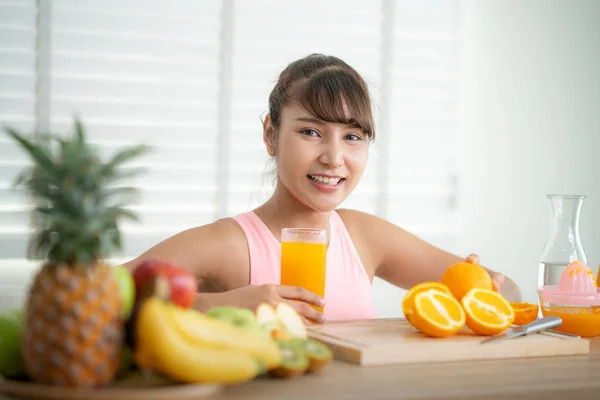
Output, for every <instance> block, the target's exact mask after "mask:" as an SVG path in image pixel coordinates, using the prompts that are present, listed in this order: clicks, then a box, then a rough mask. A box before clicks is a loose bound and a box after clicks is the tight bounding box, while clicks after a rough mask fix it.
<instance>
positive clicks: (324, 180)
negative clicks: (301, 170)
mask: <svg viewBox="0 0 600 400" xmlns="http://www.w3.org/2000/svg"><path fill="white" fill-rule="evenodd" d="M306 176H307V177H308V178H309V179H310V180H312V181H314V182H317V183H320V184H321V185H328V186H337V185H339V184H340V183H342V182H344V181H345V180H346V178H328V177H326V176H320V175H306Z"/></svg>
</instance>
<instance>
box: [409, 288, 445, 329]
mask: <svg viewBox="0 0 600 400" xmlns="http://www.w3.org/2000/svg"><path fill="white" fill-rule="evenodd" d="M428 289H436V290H439V291H440V292H444V293H448V294H452V293H451V292H450V288H448V286H446V285H444V284H443V283H440V282H422V283H418V284H416V285H415V286H413V287H411V288H410V289H409V291H408V292H407V293H406V294H405V295H404V299H403V300H402V311H403V312H404V317H405V318H406V319H407V320H408V322H410V320H411V317H412V314H413V308H414V305H415V295H416V294H417V293H421V292H423V291H425V290H428Z"/></svg>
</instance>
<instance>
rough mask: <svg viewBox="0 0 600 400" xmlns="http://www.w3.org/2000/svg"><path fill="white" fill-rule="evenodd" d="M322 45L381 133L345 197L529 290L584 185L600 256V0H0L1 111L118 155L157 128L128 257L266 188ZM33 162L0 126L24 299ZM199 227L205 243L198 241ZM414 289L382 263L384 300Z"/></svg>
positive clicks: (5, 278) (16, 277) (3, 233)
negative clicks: (346, 71) (290, 68)
mask: <svg viewBox="0 0 600 400" xmlns="http://www.w3.org/2000/svg"><path fill="white" fill-rule="evenodd" d="M315 52H321V53H327V54H331V55H335V56H338V57H340V58H342V59H344V60H345V61H347V62H348V63H349V64H350V65H352V66H354V67H355V68H356V69H357V70H358V71H359V72H360V73H361V74H362V75H363V76H364V78H365V79H366V80H367V82H368V83H369V86H370V90H371V94H372V97H373V102H374V106H375V110H376V129H377V135H378V137H377V140H376V141H375V143H374V144H373V145H372V148H371V153H370V160H369V165H368V168H367V171H366V172H365V175H364V178H363V180H362V182H361V183H360V184H359V186H358V188H357V189H356V191H355V192H354V194H353V195H352V196H351V197H350V198H349V199H348V200H347V201H346V202H345V204H343V205H342V206H343V207H353V208H357V209H359V210H362V211H365V212H369V213H373V214H375V215H378V216H381V217H383V218H386V219H389V220H391V221H392V222H394V223H396V224H398V225H400V226H402V227H403V228H405V229H407V230H409V231H411V232H412V233H414V234H416V235H418V236H420V237H421V238H423V239H425V240H427V241H429V242H431V243H433V244H435V245H437V246H439V247H441V248H443V249H445V250H448V251H451V252H454V253H456V254H459V255H464V256H466V255H467V254H469V253H477V254H479V255H480V256H481V262H482V264H483V265H485V266H487V267H489V268H492V269H495V270H497V271H500V272H503V273H504V274H506V275H507V276H510V277H511V278H512V279H513V280H515V281H516V282H517V284H518V285H519V286H520V287H521V290H522V291H523V297H524V299H525V300H527V301H530V302H537V298H536V294H535V288H536V285H537V272H538V263H539V261H540V255H541V252H542V249H543V247H544V244H545V242H546V240H547V237H548V234H549V229H550V212H549V207H548V201H547V199H546V194H548V193H562V194H581V195H586V196H587V197H586V200H585V201H584V204H583V207H582V210H581V220H580V233H581V240H582V244H583V246H584V248H585V251H586V253H587V258H588V263H589V265H590V266H591V267H592V269H593V270H594V272H597V270H598V266H599V264H600V178H599V177H598V171H599V165H600V164H599V163H598V162H597V161H596V157H595V156H596V154H597V153H598V151H599V150H600V1H595V0H573V1H560V0H523V1H519V2H512V1H504V0H463V1H461V0H418V1H417V0H412V1H409V0H397V1H394V0H371V1H368V2H367V1H362V0H352V1H349V0H330V1H317V0H305V1H291V0H284V1H282V0H246V1H241V0H238V1H235V0H223V1H217V0H202V1H197V0H171V1H168V2H167V1H161V0H104V1H99V0H96V1H93V0H39V1H35V0H0V124H4V125H9V126H12V127H14V128H18V129H22V130H25V131H27V132H33V131H52V132H56V133H69V132H70V131H71V124H72V118H73V116H75V115H78V116H79V117H80V118H81V119H82V121H83V123H84V124H85V126H86V127H87V128H88V131H89V135H90V138H91V139H92V140H93V141H94V142H95V143H97V144H98V145H99V146H100V148H101V149H102V150H103V152H105V153H106V154H110V153H112V152H113V151H115V150H116V149H117V148H118V147H120V146H123V145H130V144H135V143H140V142H143V143H147V144H150V145H152V146H153V147H154V149H155V150H154V151H153V152H152V153H151V154H150V155H148V156H146V157H144V158H143V159H140V161H139V162H138V163H137V164H135V165H134V164H132V166H140V165H141V166H144V167H146V168H147V171H148V172H147V173H146V174H145V175H143V176H141V177H139V178H137V179H136V181H135V182H134V183H135V184H136V185H137V186H138V187H139V188H140V189H141V190H142V193H143V196H142V201H141V203H140V204H138V205H137V206H136V207H135V209H136V211H137V212H138V213H139V214H140V215H141V217H142V220H141V223H137V224H131V223H124V224H123V231H124V238H125V249H124V252H123V253H122V254H117V255H115V257H116V258H115V260H120V259H123V260H124V259H128V258H131V257H134V256H136V255H138V254H139V253H141V252H142V251H144V250H145V249H146V248H148V247H150V246H152V245H154V244H155V243H157V242H158V241H160V240H163V239H164V238H166V237H168V236H170V235H172V234H174V233H176V232H179V231H181V230H184V229H187V228H190V227H193V226H197V225H202V224H205V223H209V222H212V221H214V220H215V219H217V218H220V217H224V216H232V215H235V214H237V213H241V212H245V211H248V210H251V209H252V208H253V207H255V206H257V205H258V204H260V203H261V202H263V201H265V200H266V199H267V198H268V196H269V195H270V193H271V190H272V178H271V176H270V175H269V167H270V165H269V163H268V157H267V153H266V151H265V149H264V145H263V142H262V125H261V118H262V117H264V115H265V113H266V111H267V100H268V94H269V92H270V90H271V89H272V87H273V86H274V84H275V82H276V80H277V77H278V73H279V72H280V71H281V70H282V69H283V68H285V66H286V65H287V64H288V63H290V62H292V61H294V60H295V59H297V58H300V57H304V56H305V55H308V54H310V53H315ZM27 163H28V160H27V158H26V157H25V154H24V153H22V152H21V151H20V150H19V149H17V147H16V146H15V145H14V144H13V143H12V142H11V141H9V140H8V137H7V136H6V135H0V308H7V307H9V306H12V305H13V304H19V302H20V301H21V299H22V298H23V296H24V293H25V292H24V291H25V290H26V287H27V285H28V283H29V280H30V279H31V276H32V273H33V272H34V271H35V270H36V268H37V267H38V265H39V261H35V260H27V259H26V246H27V238H28V235H29V233H30V230H31V227H30V219H29V217H30V216H29V209H30V206H31V205H30V204H28V202H27V199H26V197H25V196H24V194H23V193H22V192H19V191H16V190H14V189H12V187H11V182H12V181H13V179H14V178H15V176H16V175H17V173H18V172H19V171H20V170H21V169H22V168H23V167H24V166H26V165H27ZM199 245H200V244H199ZM404 293H405V291H404V290H400V289H398V288H396V287H392V286H391V285H389V284H387V283H385V282H382V281H380V280H378V279H376V281H375V283H374V298H375V303H376V307H377V309H378V311H379V312H380V314H381V316H384V317H391V316H401V315H402V310H401V300H402V296H403V295H404Z"/></svg>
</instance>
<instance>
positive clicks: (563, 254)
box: [538, 195, 587, 286]
mask: <svg viewBox="0 0 600 400" xmlns="http://www.w3.org/2000/svg"><path fill="white" fill-rule="evenodd" d="M547 198H548V201H549V204H550V213H551V224H550V235H549V236H548V240H547V242H546V245H545V246H544V250H543V252H542V256H541V257H540V264H539V266H538V286H546V285H558V282H559V281H560V277H561V275H562V272H563V271H564V269H565V267H566V266H567V265H569V264H570V263H572V262H573V261H577V260H579V261H581V262H583V263H585V264H587V258H586V255H585V251H584V250H583V246H582V245H581V239H580V237H579V215H580V212H581V206H582V205H583V200H584V199H585V196H573V195H548V196H547Z"/></svg>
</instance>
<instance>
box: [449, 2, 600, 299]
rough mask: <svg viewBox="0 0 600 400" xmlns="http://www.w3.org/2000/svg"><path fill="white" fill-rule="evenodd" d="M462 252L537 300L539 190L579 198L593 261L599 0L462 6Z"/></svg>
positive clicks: (598, 216) (598, 208) (599, 236)
mask: <svg viewBox="0 0 600 400" xmlns="http://www.w3.org/2000/svg"><path fill="white" fill-rule="evenodd" d="M464 17H465V21H464V23H465V25H464V26H465V28H466V29H467V31H466V32H465V37H466V39H467V48H466V51H465V57H464V60H465V66H466V69H465V77H464V84H465V87H464V89H465V98H464V99H465V103H464V122H465V131H464V133H465V136H464V139H465V142H464V143H463V151H464V154H465V158H464V162H465V171H466V175H465V180H464V182H463V184H464V190H463V201H462V204H461V206H462V207H463V208H464V212H465V213H464V216H465V220H464V225H463V234H462V236H461V250H463V251H466V252H468V251H473V252H478V253H479V254H480V255H481V257H482V264H484V265H486V266H489V267H490V268H495V269H497V270H500V271H502V272H504V273H505V274H507V275H508V276H510V277H512V278H513V279H515V280H516V282H517V283H518V284H519V286H520V287H521V289H522V291H523V296H524V298H525V300H527V301H532V302H537V296H536V293H535V288H536V285H537V266H538V261H539V256H540V254H541V251H542V248H543V246H544V244H545V241H546V237H547V235H548V232H549V223H550V213H549V208H548V205H547V200H546V198H545V195H546V194H547V193H572V194H585V195H587V196H588V198H587V199H586V200H585V202H584V205H583V209H582V214H581V226H580V232H581V238H582V242H583V246H584V249H585V251H586V253H587V258H588V264H589V265H590V266H591V267H592V269H593V270H594V272H595V273H596V272H597V268H598V265H599V264H600V177H599V172H600V159H599V157H598V155H599V154H600V1H595V0H576V1H560V0H550V1H549V0H528V1H520V2H507V1H499V0H496V1H487V0H486V1H481V0H467V1H466V3H465V16H464Z"/></svg>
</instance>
